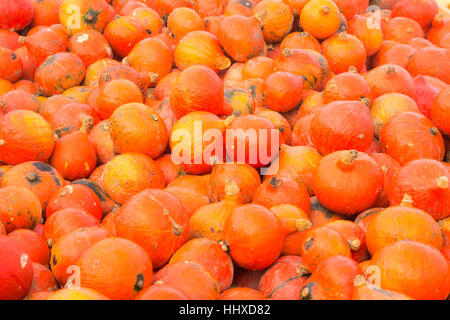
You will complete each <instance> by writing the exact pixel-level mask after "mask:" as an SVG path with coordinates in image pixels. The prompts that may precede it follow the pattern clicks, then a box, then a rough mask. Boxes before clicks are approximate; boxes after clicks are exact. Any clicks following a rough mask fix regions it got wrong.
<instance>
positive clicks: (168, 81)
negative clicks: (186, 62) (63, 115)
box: [153, 69, 181, 101]
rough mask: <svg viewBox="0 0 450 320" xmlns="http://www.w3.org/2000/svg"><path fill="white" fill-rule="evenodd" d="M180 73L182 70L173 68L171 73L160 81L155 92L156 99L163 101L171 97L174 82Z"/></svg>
mask: <svg viewBox="0 0 450 320" xmlns="http://www.w3.org/2000/svg"><path fill="white" fill-rule="evenodd" d="M180 73H181V70H178V69H173V70H172V71H171V72H170V73H169V74H167V75H165V76H164V77H163V78H161V80H159V81H158V84H157V85H156V87H155V91H154V92H153V94H154V96H155V99H157V100H161V101H162V100H165V99H167V98H169V96H170V90H171V89H172V84H173V83H174V82H175V80H176V79H177V77H178V76H179V75H180Z"/></svg>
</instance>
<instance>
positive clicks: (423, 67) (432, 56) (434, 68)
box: [407, 47, 450, 84]
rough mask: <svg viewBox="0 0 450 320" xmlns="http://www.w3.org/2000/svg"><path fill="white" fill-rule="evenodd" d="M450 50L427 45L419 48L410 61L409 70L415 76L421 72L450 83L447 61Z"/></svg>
mask: <svg viewBox="0 0 450 320" xmlns="http://www.w3.org/2000/svg"><path fill="white" fill-rule="evenodd" d="M449 58H450V51H449V50H448V49H444V48H437V47H425V48H422V49H419V50H417V52H416V53H415V54H414V55H413V56H412V58H411V60H410V61H409V63H408V67H407V69H408V71H409V73H410V74H411V75H412V76H413V77H414V76H417V75H419V74H422V75H427V76H431V77H435V78H438V79H440V80H442V81H444V82H445V83H447V84H448V83H450V76H449V74H448V72H449V71H450V68H449V67H448V64H447V61H448V60H449Z"/></svg>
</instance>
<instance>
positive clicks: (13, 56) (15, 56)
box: [11, 52, 17, 60]
mask: <svg viewBox="0 0 450 320" xmlns="http://www.w3.org/2000/svg"><path fill="white" fill-rule="evenodd" d="M11 58H12V59H13V60H16V59H17V55H16V54H15V53H14V52H13V53H11Z"/></svg>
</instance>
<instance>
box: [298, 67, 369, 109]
mask: <svg viewBox="0 0 450 320" xmlns="http://www.w3.org/2000/svg"><path fill="white" fill-rule="evenodd" d="M371 98H372V93H371V91H370V87H369V84H368V83H367V81H366V80H365V79H364V77H363V76H361V75H360V74H358V73H357V72H355V70H354V69H352V70H350V71H349V72H343V73H340V74H338V75H335V76H333V77H331V78H330V80H328V81H327V84H326V85H325V88H324V89H323V102H324V103H329V102H332V101H339V100H341V101H342V100H355V101H361V102H363V103H365V104H367V105H368V104H370V100H371ZM302 108H303V104H302Z"/></svg>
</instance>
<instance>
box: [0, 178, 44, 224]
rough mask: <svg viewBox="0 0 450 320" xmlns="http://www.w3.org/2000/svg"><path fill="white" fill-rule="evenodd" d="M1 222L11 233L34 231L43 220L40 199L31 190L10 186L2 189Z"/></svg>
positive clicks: (0, 192) (0, 191)
mask: <svg viewBox="0 0 450 320" xmlns="http://www.w3.org/2000/svg"><path fill="white" fill-rule="evenodd" d="M0 195H1V198H0V199H1V203H0V221H1V222H2V223H3V225H4V227H5V229H6V231H7V232H8V233H9V232H11V231H14V230H16V229H33V228H34V227H35V226H36V224H37V223H38V222H39V220H40V219H41V211H42V207H41V204H40V202H39V198H38V197H37V196H36V195H35V194H34V193H33V192H31V191H30V190H29V189H27V188H25V187H21V186H15V185H10V186H6V187H4V188H1V189H0Z"/></svg>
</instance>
